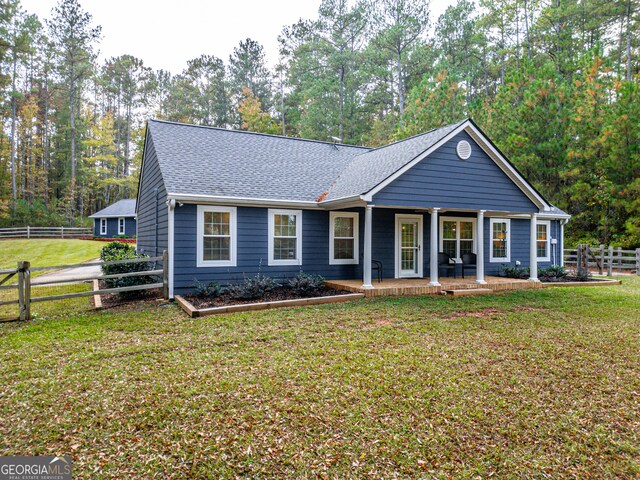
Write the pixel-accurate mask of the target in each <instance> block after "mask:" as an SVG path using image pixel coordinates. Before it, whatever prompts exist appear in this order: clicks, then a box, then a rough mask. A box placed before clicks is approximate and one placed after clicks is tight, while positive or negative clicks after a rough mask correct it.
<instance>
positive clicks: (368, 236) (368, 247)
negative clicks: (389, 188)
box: [362, 205, 373, 290]
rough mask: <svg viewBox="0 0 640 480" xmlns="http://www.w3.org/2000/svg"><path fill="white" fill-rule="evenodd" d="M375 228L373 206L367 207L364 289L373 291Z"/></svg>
mask: <svg viewBox="0 0 640 480" xmlns="http://www.w3.org/2000/svg"><path fill="white" fill-rule="evenodd" d="M372 226H373V206H372V205H367V206H366V207H365V210H364V266H363V269H362V271H363V277H364V278H363V281H362V288H365V289H367V290H370V289H373V285H371V238H372V230H373V229H372Z"/></svg>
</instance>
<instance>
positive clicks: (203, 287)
mask: <svg viewBox="0 0 640 480" xmlns="http://www.w3.org/2000/svg"><path fill="white" fill-rule="evenodd" d="M193 292H194V294H195V295H196V296H197V297H202V298H215V297H219V296H220V295H222V294H223V293H224V289H223V288H222V287H221V286H220V284H219V283H217V282H209V283H205V282H201V281H200V280H198V279H197V278H194V279H193Z"/></svg>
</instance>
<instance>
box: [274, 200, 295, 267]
mask: <svg viewBox="0 0 640 480" xmlns="http://www.w3.org/2000/svg"><path fill="white" fill-rule="evenodd" d="M268 243H269V245H268V247H269V265H302V210H276V209H269V242H268Z"/></svg>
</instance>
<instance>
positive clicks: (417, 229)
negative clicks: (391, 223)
mask: <svg viewBox="0 0 640 480" xmlns="http://www.w3.org/2000/svg"><path fill="white" fill-rule="evenodd" d="M398 237H399V238H398V240H399V241H398V247H399V248H398V250H399V251H398V257H399V258H398V262H399V266H400V268H399V269H398V270H399V271H398V273H399V275H398V276H399V277H401V278H406V277H420V276H422V268H421V267H422V249H421V245H420V243H421V242H420V241H421V238H422V219H421V218H400V219H399V220H398Z"/></svg>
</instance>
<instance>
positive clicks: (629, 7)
mask: <svg viewBox="0 0 640 480" xmlns="http://www.w3.org/2000/svg"><path fill="white" fill-rule="evenodd" d="M627 81H629V82H630V81H631V0H627Z"/></svg>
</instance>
